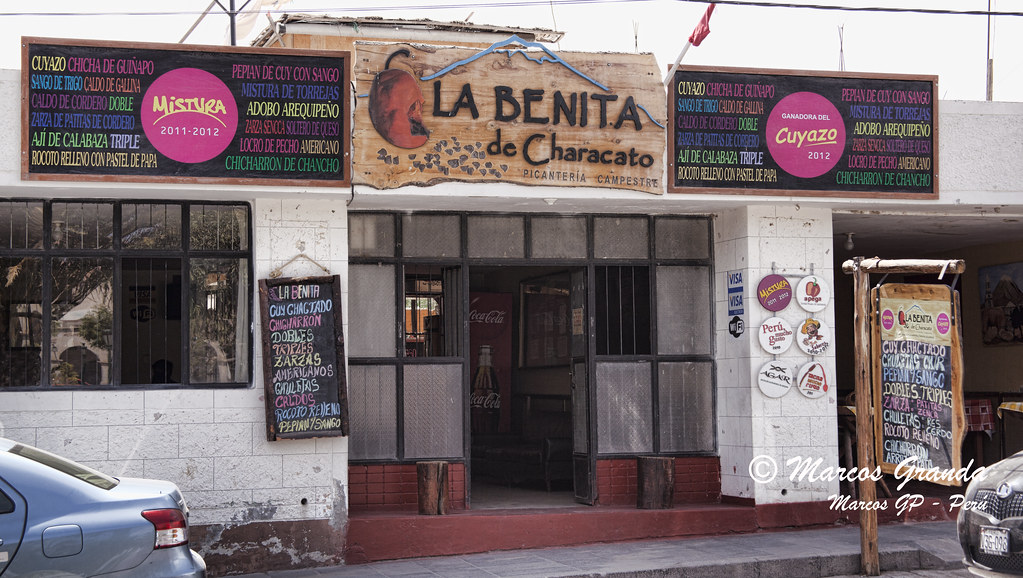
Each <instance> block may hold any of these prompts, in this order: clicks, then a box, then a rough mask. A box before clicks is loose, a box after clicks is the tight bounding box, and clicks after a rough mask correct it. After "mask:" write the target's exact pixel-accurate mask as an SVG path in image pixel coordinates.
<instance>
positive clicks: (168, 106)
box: [141, 68, 238, 163]
mask: <svg viewBox="0 0 1023 578" xmlns="http://www.w3.org/2000/svg"><path fill="white" fill-rule="evenodd" d="M141 117H142V128H143V130H144V131H145V133H146V138H148V139H149V142H151V143H152V144H153V146H154V147H156V150H158V151H160V152H161V153H163V154H164V155H165V156H167V157H168V158H170V159H173V160H175V161H178V162H182V163H201V162H205V161H208V160H210V159H212V158H214V157H216V156H217V155H219V154H220V153H222V152H224V150H225V149H226V148H227V146H228V145H229V144H231V140H232V139H233V138H234V134H235V131H236V130H237V129H238V105H237V104H236V103H235V101H234V97H233V96H232V95H231V91H230V90H228V88H227V86H226V85H225V84H224V83H223V82H221V80H220V79H219V78H217V77H216V76H214V75H212V74H210V73H209V72H206V71H205V70H199V69H198V68H176V69H174V70H171V71H170V72H167V73H165V74H163V75H161V76H160V77H159V78H157V79H156V80H155V81H153V84H151V85H150V86H149V90H147V91H146V95H145V97H143V100H142V110H141Z"/></svg>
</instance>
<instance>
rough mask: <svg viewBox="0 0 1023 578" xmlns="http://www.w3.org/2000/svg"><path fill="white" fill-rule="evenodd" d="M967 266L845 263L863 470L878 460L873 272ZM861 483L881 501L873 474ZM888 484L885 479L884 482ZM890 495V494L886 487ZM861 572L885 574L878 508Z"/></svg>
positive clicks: (864, 533)
mask: <svg viewBox="0 0 1023 578" xmlns="http://www.w3.org/2000/svg"><path fill="white" fill-rule="evenodd" d="M965 269H966V263H965V262H964V261H962V260H960V259H950V260H947V261H940V260H922V259H905V260H892V259H881V258H878V257H873V258H870V259H864V258H863V257H857V258H855V259H850V260H848V261H846V262H845V263H842V270H843V271H844V272H845V273H847V274H852V275H853V300H854V302H855V313H854V315H853V324H854V346H855V357H856V360H855V368H854V370H855V391H856V460H857V463H856V466H857V467H858V468H859V469H860V470H861V471H863V470H866V471H868V472H873V471H874V468H875V466H876V463H875V460H874V448H875V443H874V439H875V438H874V423H873V409H874V408H873V379H872V375H871V364H872V361H873V360H872V357H871V355H872V354H871V350H870V335H871V322H872V321H871V318H870V315H871V306H870V274H871V273H904V274H905V273H910V274H915V273H920V274H928V273H933V274H937V275H938V279H941V278H942V276H944V275H945V274H946V273H952V274H956V275H958V274H960V273H962V272H963V271H964V270H965ZM864 477H865V478H866V479H861V480H860V483H859V490H860V492H859V494H860V495H859V500H860V502H861V503H867V504H869V503H874V502H876V501H877V485H876V484H875V483H874V480H873V479H872V478H870V477H869V476H864ZM881 483H882V484H884V481H883V480H882V482H881ZM885 493H886V494H887V493H890V492H888V491H887V489H886V492H885ZM860 573H861V574H865V575H868V576H879V575H880V574H881V562H880V557H879V555H878V547H877V511H875V510H874V509H872V508H865V509H863V510H860Z"/></svg>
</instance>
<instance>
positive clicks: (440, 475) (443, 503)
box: [416, 462, 448, 516]
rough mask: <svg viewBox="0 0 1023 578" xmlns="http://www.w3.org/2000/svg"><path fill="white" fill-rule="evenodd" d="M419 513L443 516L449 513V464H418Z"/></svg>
mask: <svg viewBox="0 0 1023 578" xmlns="http://www.w3.org/2000/svg"><path fill="white" fill-rule="evenodd" d="M416 482H417V486H418V490H419V513H420V514H425V515H428V516H438V515H440V516H443V515H444V514H447V513H448V463H447V462H416Z"/></svg>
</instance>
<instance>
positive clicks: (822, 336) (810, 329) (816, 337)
mask: <svg viewBox="0 0 1023 578" xmlns="http://www.w3.org/2000/svg"><path fill="white" fill-rule="evenodd" d="M796 343H797V344H798V345H799V348H800V349H802V350H803V353H806V354H807V355H813V356H817V355H824V352H825V351H827V350H828V348H829V347H831V329H829V328H828V326H827V325H825V324H824V322H823V321H821V320H820V319H815V318H813V317H810V318H809V319H806V320H805V321H803V322H802V323H800V324H799V331H798V332H797V334H796Z"/></svg>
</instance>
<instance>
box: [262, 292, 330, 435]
mask: <svg viewBox="0 0 1023 578" xmlns="http://www.w3.org/2000/svg"><path fill="white" fill-rule="evenodd" d="M259 305H260V322H261V324H262V336H263V386H264V390H265V393H264V398H265V401H266V428H267V432H266V435H267V439H268V440H270V441H275V440H278V439H282V438H311V437H328V436H345V435H348V384H347V379H346V375H345V351H344V334H343V333H342V330H341V327H342V325H341V279H340V277H338V276H337V275H334V276H332V277H305V278H295V279H286V278H282V279H269V280H268V279H261V280H260V281H259Z"/></svg>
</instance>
